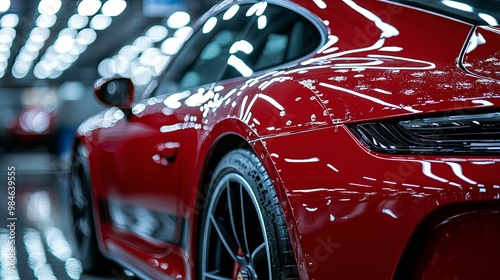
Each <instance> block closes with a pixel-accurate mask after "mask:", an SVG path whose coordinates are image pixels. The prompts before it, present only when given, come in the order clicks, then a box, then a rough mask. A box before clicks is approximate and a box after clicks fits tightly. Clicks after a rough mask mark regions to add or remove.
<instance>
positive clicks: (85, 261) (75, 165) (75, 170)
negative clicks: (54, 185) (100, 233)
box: [68, 146, 113, 274]
mask: <svg viewBox="0 0 500 280" xmlns="http://www.w3.org/2000/svg"><path fill="white" fill-rule="evenodd" d="M83 151H84V148H83V146H79V147H78V148H77V150H76V152H75V155H74V157H73V161H72V164H71V169H70V170H71V173H70V178H69V179H70V181H69V187H70V189H69V196H70V197H69V200H68V201H69V210H70V211H69V214H70V219H71V224H70V226H71V229H70V233H71V239H72V241H73V242H72V243H73V248H74V252H75V256H76V257H77V258H78V259H79V260H80V261H81V263H82V268H83V271H84V272H86V273H91V274H102V273H103V272H108V273H109V272H110V271H109V270H110V269H111V268H110V267H111V265H112V264H113V263H112V262H111V261H109V260H108V259H106V258H105V257H104V256H103V255H102V253H101V251H100V250H99V245H98V244H97V235H96V228H95V222H94V210H93V207H92V194H91V186H90V176H89V174H90V173H89V167H88V158H87V157H86V156H85V155H84V152H83ZM76 177H77V178H76ZM74 180H79V182H80V188H81V195H80V196H83V197H84V199H85V203H87V205H86V206H87V207H84V209H83V210H81V211H82V213H80V214H83V215H84V216H85V218H86V225H87V226H88V234H89V235H88V236H87V237H86V239H85V240H84V241H81V240H79V238H78V237H77V236H76V233H75V223H76V222H77V221H76V217H75V215H76V214H77V213H75V212H76V211H75V207H76V206H75V195H76V194H75V192H76V191H77V188H78V186H76V184H75V181H74Z"/></svg>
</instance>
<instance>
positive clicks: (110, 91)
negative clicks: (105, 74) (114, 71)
mask: <svg viewBox="0 0 500 280" xmlns="http://www.w3.org/2000/svg"><path fill="white" fill-rule="evenodd" d="M134 90H135V88H134V84H133V83H132V81H131V80H130V79H128V78H111V79H104V78H103V79H99V80H98V81H97V82H96V83H95V84H94V93H95V95H96V97H97V99H99V101H101V102H102V103H104V104H106V105H109V106H116V107H118V108H120V109H121V110H122V111H124V112H125V113H128V111H130V106H131V105H132V102H133V101H134Z"/></svg>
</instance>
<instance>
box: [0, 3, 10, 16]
mask: <svg viewBox="0 0 500 280" xmlns="http://www.w3.org/2000/svg"><path fill="white" fill-rule="evenodd" d="M9 8H10V0H0V13H3V12H6V11H8V10H9Z"/></svg>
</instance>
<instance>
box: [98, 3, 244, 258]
mask: <svg viewBox="0 0 500 280" xmlns="http://www.w3.org/2000/svg"><path fill="white" fill-rule="evenodd" d="M251 6H252V5H250V4H247V5H242V6H241V7H240V6H239V5H233V6H231V7H229V8H228V9H225V10H223V11H221V12H220V13H218V14H217V16H214V17H211V18H209V19H208V20H207V21H206V22H205V23H204V25H202V26H201V27H200V28H199V29H198V31H196V32H195V33H194V34H193V35H192V37H191V39H189V41H188V42H186V44H185V46H184V47H182V49H181V50H180V52H179V53H178V55H177V56H176V57H175V58H174V60H173V61H172V62H171V64H170V65H169V66H168V68H167V70H166V71H165V74H164V76H163V77H162V78H161V79H158V80H156V81H155V83H158V84H159V85H158V87H157V88H156V90H155V91H154V93H153V94H152V96H151V97H150V98H148V99H145V100H142V101H140V102H139V103H137V104H136V105H135V106H134V107H133V108H132V110H131V114H130V116H129V117H128V118H126V117H124V118H122V119H121V120H120V121H118V122H117V123H116V124H114V125H113V126H112V127H109V128H106V129H103V130H102V131H101V132H100V138H101V141H102V143H103V144H102V145H101V147H102V154H103V157H102V158H103V159H104V160H105V161H106V162H105V165H104V166H107V167H109V170H107V171H106V172H105V174H106V175H105V176H106V178H105V182H106V183H105V184H106V187H107V192H108V193H107V196H108V205H109V210H110V215H111V220H112V224H113V227H114V228H115V229H116V230H117V231H120V232H121V233H123V234H126V235H130V238H127V240H128V241H130V242H135V244H134V245H135V246H136V247H140V248H141V249H142V250H146V251H151V253H154V252H158V251H159V250H162V247H161V246H160V247H158V242H157V241H162V243H161V244H175V245H180V246H182V238H181V237H182V236H183V234H182V228H183V227H182V225H183V224H185V223H184V220H185V218H186V217H185V216H186V215H185V213H184V212H185V210H186V209H185V208H184V207H182V206H183V205H182V201H183V199H184V198H186V197H187V196H188V195H191V193H192V190H190V189H189V186H188V185H186V184H187V182H189V180H187V179H186V178H189V177H191V176H192V174H190V172H191V170H189V167H190V166H193V164H191V162H193V161H194V160H195V157H196V152H195V149H196V143H197V135H198V133H197V132H196V130H197V129H200V128H201V116H198V115H200V109H199V106H200V105H199V104H198V102H192V101H193V100H196V99H197V98H196V96H202V95H203V93H206V92H209V91H210V90H211V87H212V86H213V84H214V83H215V82H216V81H218V80H219V79H220V77H221V76H222V73H223V71H224V70H225V68H226V63H227V60H228V58H229V56H230V47H231V46H232V45H234V43H235V42H236V41H237V40H238V38H239V37H240V36H241V34H242V32H243V30H244V27H245V26H246V25H247V23H248V21H250V20H251V19H252V17H251V15H247V14H248V13H247V11H248V9H249V8H250V7H251ZM197 106H198V107H197ZM184 166H185V167H187V169H186V168H183V167H184ZM137 237H139V238H137ZM153 244H154V246H153Z"/></svg>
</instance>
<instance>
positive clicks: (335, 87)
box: [319, 83, 421, 113]
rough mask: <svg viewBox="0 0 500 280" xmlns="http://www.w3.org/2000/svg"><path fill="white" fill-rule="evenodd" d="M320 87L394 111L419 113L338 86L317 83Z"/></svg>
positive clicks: (409, 108)
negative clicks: (341, 92) (401, 110)
mask: <svg viewBox="0 0 500 280" xmlns="http://www.w3.org/2000/svg"><path fill="white" fill-rule="evenodd" d="M319 85H320V86H323V87H327V88H331V89H334V90H339V91H343V92H346V93H349V94H352V95H354V96H357V97H361V98H363V99H366V100H369V101H372V102H375V103H377V104H380V105H383V106H387V107H390V108H394V109H404V110H406V111H408V112H411V113H420V112H421V111H419V110H415V109H413V108H411V107H405V106H398V105H394V104H391V103H388V102H385V101H383V100H381V99H378V98H376V97H373V96H370V95H366V94H362V93H359V92H355V91H353V90H350V89H346V88H343V87H338V86H334V85H331V84H327V83H319Z"/></svg>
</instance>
